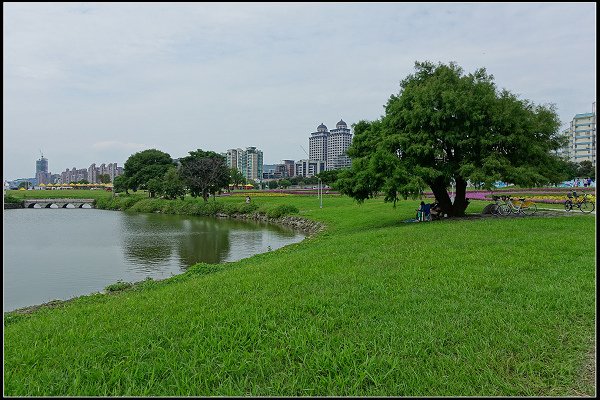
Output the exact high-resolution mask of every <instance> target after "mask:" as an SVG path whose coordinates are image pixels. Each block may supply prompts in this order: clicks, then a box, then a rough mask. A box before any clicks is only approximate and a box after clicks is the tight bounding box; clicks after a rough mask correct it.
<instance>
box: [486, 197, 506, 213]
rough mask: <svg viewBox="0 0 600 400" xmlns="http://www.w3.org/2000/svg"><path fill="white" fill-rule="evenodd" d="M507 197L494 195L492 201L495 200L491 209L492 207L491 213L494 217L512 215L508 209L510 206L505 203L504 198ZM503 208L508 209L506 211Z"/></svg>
mask: <svg viewBox="0 0 600 400" xmlns="http://www.w3.org/2000/svg"><path fill="white" fill-rule="evenodd" d="M505 197H506V196H494V195H492V200H494V204H492V205H491V207H490V213H491V214H492V215H495V216H499V215H508V214H510V210H509V209H508V206H507V205H506V203H505V202H504V198H505ZM500 199H502V201H500ZM502 207H504V208H506V210H502Z"/></svg>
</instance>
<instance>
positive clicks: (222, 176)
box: [180, 149, 230, 201]
mask: <svg viewBox="0 0 600 400" xmlns="http://www.w3.org/2000/svg"><path fill="white" fill-rule="evenodd" d="M189 154H190V155H189V156H187V157H183V158H181V159H180V162H181V169H180V175H181V177H182V179H183V181H184V182H185V184H186V185H187V187H188V188H189V190H190V194H191V195H192V196H193V197H197V196H202V198H203V199H204V201H208V196H209V195H210V194H214V193H216V192H217V191H219V190H221V189H222V188H224V187H227V186H228V184H229V179H230V176H229V174H230V169H229V168H228V167H227V164H226V162H225V158H224V157H223V156H222V155H220V154H217V153H215V152H214V151H203V150H200V149H198V150H196V151H190V152H189Z"/></svg>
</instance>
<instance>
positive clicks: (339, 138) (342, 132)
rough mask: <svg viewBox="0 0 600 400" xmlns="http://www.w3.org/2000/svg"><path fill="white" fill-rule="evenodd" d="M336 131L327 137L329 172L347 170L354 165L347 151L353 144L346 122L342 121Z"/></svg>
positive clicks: (333, 130)
mask: <svg viewBox="0 0 600 400" xmlns="http://www.w3.org/2000/svg"><path fill="white" fill-rule="evenodd" d="M335 128H336V129H332V130H331V131H330V132H329V136H328V137H327V158H326V161H327V170H328V171H331V170H334V169H340V168H347V167H350V166H351V165H352V161H351V159H350V157H348V155H347V154H346V151H347V150H348V148H349V147H350V144H351V143H352V133H350V129H349V128H348V126H347V125H346V123H345V122H344V120H340V122H338V123H337V124H336V125H335Z"/></svg>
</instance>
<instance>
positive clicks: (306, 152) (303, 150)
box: [300, 145, 310, 158]
mask: <svg viewBox="0 0 600 400" xmlns="http://www.w3.org/2000/svg"><path fill="white" fill-rule="evenodd" d="M300 148H301V149H302V151H304V153H306V157H308V158H310V156H309V155H308V152H307V151H306V150H305V149H304V147H302V145H300Z"/></svg>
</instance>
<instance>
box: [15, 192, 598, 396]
mask: <svg viewBox="0 0 600 400" xmlns="http://www.w3.org/2000/svg"><path fill="white" fill-rule="evenodd" d="M223 201H240V202H241V201H243V198H238V199H235V198H229V199H223ZM253 201H255V202H257V203H260V205H261V206H263V205H265V204H269V205H271V204H294V205H296V206H297V207H298V208H299V209H300V210H301V215H303V216H306V217H309V218H313V219H317V220H321V221H323V222H325V223H326V224H327V225H328V229H327V231H326V232H323V233H321V234H320V235H318V236H317V237H313V238H310V239H308V240H305V241H304V242H302V243H298V244H294V245H291V246H287V247H285V248H282V249H280V250H277V251H274V252H270V253H266V254H261V255H257V256H254V257H251V258H249V259H246V260H241V261H239V262H236V263H230V264H226V265H225V266H224V268H223V270H221V271H219V272H215V273H211V274H207V275H203V274H202V270H203V268H202V266H199V267H196V268H192V269H191V271H190V272H189V273H188V274H184V275H181V276H178V277H175V278H173V279H171V280H169V281H165V282H160V283H151V284H148V285H147V288H146V289H141V290H137V291H129V292H127V291H126V292H123V293H120V294H118V295H115V296H105V295H97V296H91V297H88V298H82V299H80V300H79V301H76V302H74V303H73V304H69V305H66V306H65V307H64V308H60V309H54V310H42V311H39V312H37V313H35V314H34V315H32V316H30V317H26V318H23V319H22V320H20V321H18V322H15V323H12V324H10V325H8V326H6V327H5V332H4V334H5V337H4V340H5V342H4V360H5V364H4V367H5V368H4V389H5V394H6V395H90V396H93V395H137V396H143V395H152V396H159V395H167V396H168V395H197V396H206V395H254V396H259V395H271V396H273V395H290V396H303V395H342V396H344V395H345V396H351V395H356V396H365V395H384V396H411V395H413V396H426V395H507V396H513V395H523V396H529V395H573V394H575V392H573V390H574V389H575V390H578V391H585V392H587V393H590V394H593V393H594V388H593V387H591V386H590V385H589V384H587V385H584V386H582V383H581V369H582V366H583V365H584V363H585V357H586V354H587V353H588V352H589V350H590V347H591V346H592V345H593V342H594V319H595V262H594V261H595V253H594V251H593V250H592V249H594V247H595V244H594V239H593V238H594V221H595V218H594V217H593V216H583V215H577V216H575V215H573V216H571V217H565V218H536V217H533V218H487V219H479V220H458V221H440V222H432V223H424V224H415V223H408V224H404V223H401V222H400V221H401V220H404V219H407V218H411V217H413V216H414V215H413V214H414V209H415V208H416V205H417V203H418V202H417V201H407V202H401V203H399V206H398V208H396V209H395V210H394V209H392V207H391V205H389V204H384V203H383V202H382V201H380V200H371V201H368V202H366V203H365V204H363V205H361V206H359V205H356V204H355V203H353V202H352V201H351V200H349V199H347V198H328V197H325V199H324V208H323V209H320V208H319V204H318V200H316V198H314V197H282V198H255V199H253ZM484 204H485V203H478V202H474V204H472V206H471V207H472V208H473V210H472V211H478V210H479V211H480V210H481V208H482V207H483V205H484ZM194 272H197V273H194Z"/></svg>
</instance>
